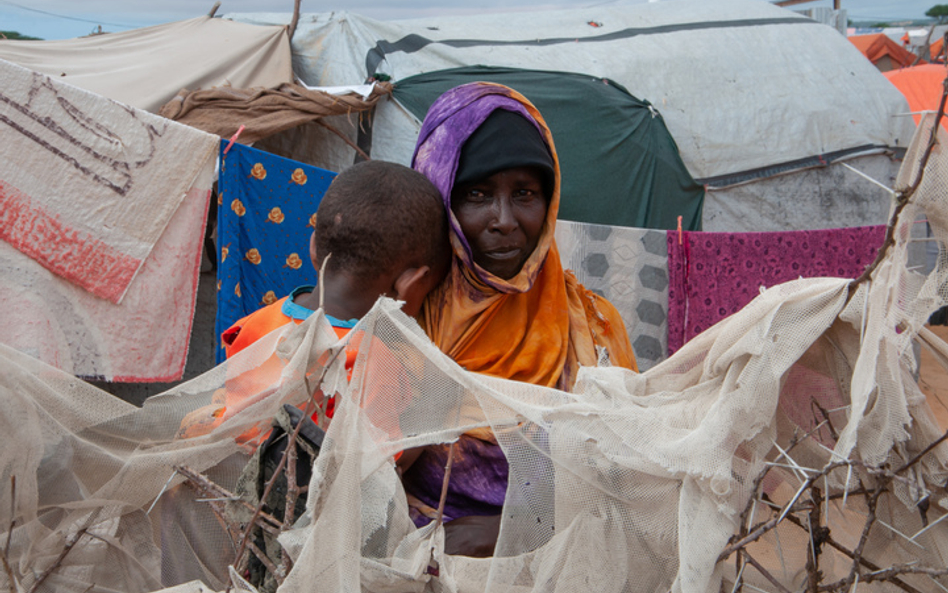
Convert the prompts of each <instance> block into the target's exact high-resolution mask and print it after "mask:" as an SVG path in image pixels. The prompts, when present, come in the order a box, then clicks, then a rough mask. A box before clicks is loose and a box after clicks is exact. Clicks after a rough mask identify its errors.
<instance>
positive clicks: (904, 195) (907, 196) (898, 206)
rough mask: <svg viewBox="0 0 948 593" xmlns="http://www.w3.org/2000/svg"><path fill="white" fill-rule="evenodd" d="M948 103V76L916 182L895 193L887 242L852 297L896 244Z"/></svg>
mask: <svg viewBox="0 0 948 593" xmlns="http://www.w3.org/2000/svg"><path fill="white" fill-rule="evenodd" d="M946 45H948V35H946ZM946 102H948V76H946V77H945V80H944V81H943V82H942V93H941V101H940V102H939V104H938V112H937V113H936V114H935V122H934V123H933V124H932V129H931V134H930V135H929V137H928V144H927V145H926V147H925V152H924V153H923V154H922V158H921V160H919V163H918V171H917V173H916V175H915V181H913V182H912V183H911V184H910V185H909V186H908V187H905V188H902V189H899V190H897V191H896V192H895V209H894V210H893V212H892V218H891V219H890V220H889V224H888V225H887V226H886V229H885V240H884V241H883V242H882V246H881V247H879V251H878V253H876V259H875V261H873V262H872V263H871V264H869V266H868V267H867V268H866V269H865V270H863V272H862V274H860V275H859V277H857V278H856V279H855V280H853V281H852V282H850V283H849V294H850V296H851V295H852V294H853V293H854V292H855V289H856V287H857V286H859V285H860V284H862V283H863V282H865V281H866V280H868V279H869V277H870V276H872V273H873V272H875V270H876V268H877V267H879V264H881V263H882V260H884V259H885V257H886V255H887V254H888V251H889V248H891V247H892V245H894V244H895V227H896V224H897V223H898V221H899V216H900V215H901V214H902V210H904V209H905V207H906V206H907V205H908V204H909V201H910V200H911V198H912V196H913V195H915V192H916V190H918V187H919V186H920V185H921V183H922V178H923V177H924V175H925V168H926V167H927V166H928V160H929V159H930V158H931V156H932V151H933V150H934V149H935V146H936V145H937V144H938V130H939V129H940V128H941V119H942V118H943V117H944V116H945V103H946Z"/></svg>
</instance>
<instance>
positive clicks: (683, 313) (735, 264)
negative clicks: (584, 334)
mask: <svg viewBox="0 0 948 593" xmlns="http://www.w3.org/2000/svg"><path fill="white" fill-rule="evenodd" d="M681 235H682V240H681V244H679V240H678V231H668V236H667V241H668V274H669V288H668V353H669V354H672V353H674V352H675V351H676V350H678V349H679V348H681V347H682V345H684V343H685V342H687V341H688V340H690V339H691V338H693V337H695V336H696V335H698V334H700V333H701V332H702V331H704V330H706V329H708V328H709V327H711V326H712V325H714V324H715V323H717V322H718V321H720V320H722V319H724V318H725V317H727V316H729V315H732V314H734V313H736V312H737V311H738V310H740V309H741V308H742V307H744V305H746V304H747V303H749V302H751V301H752V300H753V299H754V297H756V296H757V295H758V294H760V287H762V286H763V287H771V286H774V285H776V284H781V283H783V282H788V281H790V280H796V279H797V278H801V277H802V278H818V277H835V278H855V277H856V276H858V275H859V274H861V273H862V271H863V270H864V269H865V267H866V266H867V265H869V264H870V263H872V261H873V259H875V256H876V252H877V251H878V248H879V246H880V245H881V244H882V241H883V238H884V237H885V226H884V225H882V226H867V227H854V228H847V229H826V230H818V231H787V232H779V233H701V232H683V233H682V234H681Z"/></svg>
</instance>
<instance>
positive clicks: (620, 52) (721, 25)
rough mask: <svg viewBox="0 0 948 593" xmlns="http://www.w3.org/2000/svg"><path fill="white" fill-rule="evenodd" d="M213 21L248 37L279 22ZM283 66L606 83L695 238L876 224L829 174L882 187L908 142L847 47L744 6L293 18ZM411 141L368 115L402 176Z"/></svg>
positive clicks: (318, 75) (869, 194) (869, 209)
mask: <svg viewBox="0 0 948 593" xmlns="http://www.w3.org/2000/svg"><path fill="white" fill-rule="evenodd" d="M226 16H227V17H228V18H233V19H235V20H238V21H240V22H248V23H255V24H281V23H286V22H288V21H289V18H290V15H288V14H286V15H280V14H265V13H255V14H233V15H226ZM293 55H294V69H295V71H296V73H297V75H298V76H300V77H301V78H302V79H303V80H304V81H305V82H306V83H307V84H313V85H337V84H349V83H353V82H361V81H362V80H364V79H365V78H366V77H367V76H369V75H373V74H376V73H382V74H386V75H388V76H390V77H392V79H393V80H394V82H395V85H396V89H397V87H398V82H399V81H401V80H404V79H406V78H409V77H411V76H414V75H417V74H421V73H430V72H432V71H436V70H443V69H447V68H453V67H458V66H469V65H476V64H481V65H488V66H499V67H510V68H522V69H532V70H546V71H563V72H577V73H581V74H586V75H589V76H595V77H600V78H608V79H610V80H613V81H615V82H616V83H618V84H619V85H621V86H622V87H624V88H626V89H627V90H628V91H629V93H631V94H632V95H633V96H635V97H637V98H639V99H643V100H647V101H649V102H650V103H651V104H652V105H653V106H654V107H655V108H656V109H657V111H658V112H660V113H661V115H662V117H663V119H664V121H665V123H666V125H667V126H668V129H669V131H670V132H671V135H672V137H673V138H674V139H675V141H676V142H677V144H678V147H679V149H680V151H681V156H682V159H683V161H684V163H685V165H686V166H687V168H688V170H689V171H690V172H691V175H692V176H693V177H694V178H696V179H697V181H698V182H699V183H703V184H705V185H707V187H708V190H709V193H708V195H707V196H706V198H705V205H704V215H703V223H704V224H703V226H704V229H705V230H730V231H737V230H759V231H768V230H785V229H792V228H798V229H799V228H828V227H840V226H855V225H860V224H878V223H882V222H884V221H885V219H886V215H887V212H888V200H887V195H886V192H885V191H884V190H882V189H880V188H878V187H876V186H875V185H873V184H872V183H870V182H868V181H865V180H862V179H861V178H860V177H858V176H857V175H854V174H853V173H851V172H849V171H848V170H846V169H844V168H842V167H837V166H829V165H832V164H833V163H836V162H837V161H840V160H844V159H853V160H852V163H853V164H854V165H855V166H856V167H858V168H859V169H861V170H863V171H865V172H866V173H867V174H869V175H870V176H872V177H873V178H875V179H878V180H880V181H882V182H883V183H885V184H889V185H891V183H892V182H893V180H894V175H895V173H896V171H897V167H898V163H897V162H896V161H894V160H892V159H891V158H890V155H892V154H893V153H898V152H899V150H900V148H901V147H904V146H905V145H906V143H907V142H908V140H909V138H910V137H911V133H912V131H913V130H914V124H913V122H912V121H911V120H910V119H908V120H906V118H899V117H894V116H895V114H899V113H904V112H905V111H906V109H907V108H906V104H905V99H904V98H903V97H902V96H901V94H900V93H898V92H897V91H896V90H895V89H893V88H892V86H891V85H889V84H888V83H887V82H886V81H885V79H884V78H883V77H882V75H881V74H880V73H879V72H878V70H876V69H875V68H874V67H873V66H872V64H870V63H869V62H867V61H866V59H865V58H864V57H863V56H862V55H861V54H860V53H859V52H858V51H857V50H856V49H855V48H854V47H853V46H852V45H851V44H849V43H848V42H847V41H846V40H845V38H843V37H842V36H841V35H839V34H838V33H837V32H836V31H835V30H833V29H832V28H830V27H827V26H825V25H821V24H818V23H815V22H814V21H812V20H810V19H808V18H805V17H802V16H800V15H797V14H795V13H793V12H790V11H787V10H784V9H781V8H779V7H776V6H772V5H770V4H769V3H767V2H760V1H754V0H713V1H703V2H697V1H694V0H682V1H680V2H677V1H676V2H661V3H649V4H623V3H610V4H606V5H599V6H594V7H590V8H581V9H573V10H561V11H545V12H527V13H503V14H495V15H481V16H465V17H438V18H434V17H433V18H426V19H418V20H406V21H394V22H379V21H375V20H372V19H368V18H365V17H361V16H359V15H355V14H351V13H345V12H334V13H325V14H315V15H303V16H302V17H301V18H300V22H299V26H298V29H297V32H296V35H295V36H294V38H293ZM590 108H591V109H593V107H590ZM419 126H420V124H419V122H418V120H417V119H416V118H415V117H414V116H413V115H411V114H410V113H408V112H407V111H406V110H405V109H404V108H402V107H401V106H400V105H398V104H397V102H394V101H386V102H383V103H382V104H380V105H379V107H378V109H377V113H376V117H375V120H374V125H373V130H372V155H373V157H375V158H383V159H389V160H395V161H400V162H404V163H407V162H408V161H409V159H410V156H411V151H412V148H413V144H414V140H415V137H416V135H417V132H418V129H419ZM568 141H569V140H568V139H562V138H561V139H559V142H558V144H562V143H563V142H568ZM284 143H285V145H289V144H290V143H292V144H293V146H294V148H295V149H297V150H306V149H307V148H309V149H310V151H311V152H310V154H308V155H307V154H302V155H301V156H303V157H304V158H307V159H310V158H315V159H316V160H315V162H316V164H319V165H320V166H323V167H326V168H329V169H338V168H340V167H342V166H345V165H346V164H348V163H349V162H351V159H352V152H351V150H350V149H349V148H348V147H345V146H344V145H343V143H342V142H335V143H331V142H323V143H319V144H316V143H311V145H310V146H309V147H307V146H306V145H305V141H303V139H302V138H301V137H300V136H292V135H291V136H288V137H287V138H285V139H284ZM276 148H278V147H276V146H274V149H276ZM857 157H860V158H857ZM814 167H817V168H815V169H814ZM778 175H779V177H778Z"/></svg>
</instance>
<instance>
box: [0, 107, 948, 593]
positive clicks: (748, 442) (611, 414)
mask: <svg viewBox="0 0 948 593" xmlns="http://www.w3.org/2000/svg"><path fill="white" fill-rule="evenodd" d="M931 128H932V120H931V119H927V120H925V122H923V125H922V126H921V128H920V129H921V132H920V133H919V135H918V136H917V137H916V139H915V141H914V143H913V145H912V146H911V147H910V148H909V151H908V155H907V157H906V160H905V163H904V166H903V174H902V175H901V177H900V179H899V180H898V187H899V188H902V187H906V186H908V185H909V184H910V183H911V182H912V181H913V179H914V177H915V175H916V171H917V169H918V163H919V159H920V158H921V154H922V153H923V151H924V147H925V145H926V144H927V140H928V131H929V130H931ZM939 134H940V138H941V141H942V144H939V145H938V146H936V147H935V149H934V151H933V154H932V158H931V160H930V161H929V162H928V165H927V167H926V170H925V176H924V180H923V181H922V183H921V185H920V187H919V188H918V190H917V191H916V192H915V193H914V195H913V196H912V197H911V200H910V201H909V203H908V204H907V205H905V206H904V207H902V208H901V210H900V215H899V217H898V220H897V221H896V223H895V226H894V227H893V238H894V242H893V244H892V246H891V248H890V249H888V251H887V253H886V255H885V258H884V259H883V260H882V261H881V263H880V265H878V266H877V267H876V269H875V271H874V273H873V275H872V277H871V280H870V281H868V282H864V283H862V284H859V285H858V286H856V287H855V289H854V290H852V291H850V286H851V285H850V283H849V281H847V280H843V279H834V278H820V279H805V280H798V281H794V282H790V283H787V284H783V285H779V286H776V287H773V288H770V289H768V290H766V291H765V292H763V293H762V294H761V295H760V297H758V298H757V299H755V300H754V301H753V302H751V303H750V304H749V305H748V306H747V307H745V308H744V309H743V310H741V311H739V312H738V313H737V314H735V315H733V316H732V317H729V318H727V319H725V320H723V321H721V322H719V323H718V324H716V325H715V326H713V327H712V328H710V329H708V330H707V331H705V332H704V333H703V334H701V335H699V336H698V337H696V338H695V339H693V340H692V341H690V342H688V343H687V344H686V345H685V346H684V347H683V348H682V349H681V350H679V351H678V352H676V353H675V355H674V356H672V357H671V358H669V359H668V360H666V361H664V362H662V363H660V364H658V365H656V366H654V367H653V368H651V369H649V370H648V371H646V372H644V373H642V374H635V373H632V372H630V371H627V370H624V369H618V368H585V369H583V370H582V371H581V373H580V375H579V377H578V381H577V383H576V387H575V390H574V392H573V393H565V392H562V391H557V390H553V389H547V388H540V387H535V386H532V385H527V384H523V383H516V382H511V381H506V380H501V379H496V378H490V377H486V376H480V375H476V374H472V373H468V372H466V371H464V370H463V369H461V368H459V367H458V366H457V365H456V364H454V363H453V362H452V361H451V360H450V359H448V358H447V357H446V356H445V355H443V354H442V353H441V352H440V351H438V350H437V349H436V348H435V347H434V346H433V345H432V344H431V342H430V341H429V340H428V339H427V338H426V336H425V335H424V333H423V332H422V331H421V330H420V328H419V327H418V326H417V324H416V323H415V322H414V321H413V320H411V319H409V318H407V317H405V316H404V315H403V314H402V313H401V312H400V310H399V309H398V305H397V303H395V302H393V301H389V300H381V301H380V302H379V303H378V304H377V305H376V306H375V308H374V309H373V310H372V311H371V312H370V313H369V314H367V315H366V316H365V318H363V320H362V321H361V322H360V324H359V325H358V326H357V327H356V328H355V329H353V330H352V332H351V333H350V334H349V336H348V337H347V338H346V340H350V341H354V340H358V342H350V343H351V344H356V343H358V344H360V345H361V348H360V350H359V354H358V356H357V357H356V361H355V366H354V368H353V371H352V376H351V379H347V376H346V372H345V368H344V364H343V361H342V359H343V358H344V357H337V356H334V354H335V353H337V352H339V351H340V349H342V348H344V346H345V344H344V343H343V342H345V341H346V340H344V341H343V342H340V341H339V340H338V339H337V338H336V337H335V334H334V333H333V332H332V330H331V328H330V326H329V325H328V323H327V322H326V320H325V318H324V317H323V316H322V315H321V314H317V315H314V316H312V317H311V318H310V319H309V320H307V321H306V322H304V323H303V324H301V325H299V326H292V325H291V326H288V327H286V328H284V329H281V330H277V331H276V332H274V333H272V334H270V335H268V336H267V337H265V338H264V339H262V340H260V341H258V342H257V343H256V344H254V345H253V346H251V347H250V348H248V349H246V350H244V351H243V352H241V353H240V354H238V355H237V356H235V357H234V358H232V359H230V360H229V361H227V363H225V364H223V365H221V366H219V367H217V368H215V369H213V370H212V371H210V372H208V373H206V374H205V375H202V376H200V377H198V378H196V379H194V380H192V381H190V382H188V383H185V384H183V385H181V386H179V387H177V388H175V389H173V390H171V391H169V392H167V393H164V394H161V395H159V396H156V397H154V398H152V399H150V400H148V401H147V402H146V403H145V405H144V407H143V408H141V409H136V408H133V407H132V406H129V405H126V404H123V403H121V402H118V401H116V400H115V399H113V398H111V396H109V395H107V394H105V393H103V392H101V391H99V390H97V389H95V388H93V387H91V386H89V385H87V384H85V383H82V382H80V381H77V380H76V379H74V378H72V377H69V376H67V375H65V374H63V373H61V372H58V371H55V370H53V369H50V368H49V367H46V366H44V365H42V364H41V363H38V362H36V361H35V360H33V359H30V358H28V357H26V356H24V355H22V354H18V353H16V352H13V351H10V350H8V349H3V350H0V374H2V376H3V377H4V380H3V381H2V382H0V398H2V405H3V409H4V414H3V415H2V417H0V423H2V424H0V429H2V430H3V434H4V435H5V437H6V439H7V445H6V446H5V447H3V449H2V453H0V468H2V470H0V478H2V480H3V481H2V482H0V530H2V531H4V532H3V533H0V551H2V552H3V555H4V559H5V560H6V565H5V570H3V571H0V587H4V588H8V589H10V590H18V591H54V590H55V591H75V592H77V593H82V592H85V591H106V590H113V591H155V590H159V589H161V587H163V586H164V587H170V586H177V585H180V586H178V587H177V588H175V589H174V591H178V592H184V591H188V592H192V591H193V592H197V591H207V590H208V589H209V588H210V589H213V590H216V591H223V590H225V588H228V586H229V585H228V582H227V581H228V580H229V579H233V584H232V586H231V587H230V590H231V591H235V590H236V591H250V590H252V588H251V587H250V586H249V585H247V584H246V583H243V582H242V578H241V575H242V574H243V573H242V566H243V563H244V558H241V559H240V560H239V561H237V560H236V559H235V556H236V554H237V553H238V552H239V551H242V552H243V554H242V555H243V556H244V557H246V555H247V554H248V553H252V547H251V546H249V545H244V544H242V543H241V537H242V534H243V533H244V531H245V529H246V527H245V526H244V525H242V524H239V523H232V522H229V519H228V517H231V516H233V515H232V514H230V513H229V512H228V511H227V509H226V506H227V505H236V506H237V507H241V506H242V503H241V502H239V501H238V500H235V499H234V498H233V497H232V496H231V495H230V493H231V492H233V490H234V487H235V483H236V479H237V478H236V477H237V475H238V473H239V472H240V470H241V468H242V466H243V465H244V463H245V462H246V460H247V457H248V452H249V451H248V443H247V442H246V439H247V438H249V435H252V434H253V429H254V428H262V429H264V430H265V429H266V427H267V426H269V423H270V419H271V418H273V417H274V416H275V414H276V413H277V411H278V410H279V409H280V407H281V406H282V404H284V403H292V404H299V405H303V404H304V403H305V402H306V401H307V399H308V398H309V396H310V395H311V394H313V393H317V394H319V393H338V395H337V403H336V412H335V416H334V418H333V421H332V423H331V424H330V425H329V427H328V431H327V434H326V438H325V440H324V441H323V444H322V450H321V452H320V454H319V455H318V457H317V458H316V462H315V464H314V466H313V475H312V479H311V480H310V482H309V487H308V493H307V501H306V510H305V512H304V513H303V515H302V516H301V518H300V519H299V520H298V521H296V522H295V523H294V524H293V525H292V526H283V527H281V526H280V525H278V523H274V522H272V521H271V520H270V519H269V518H266V517H263V518H260V521H263V522H264V523H265V524H266V525H267V526H268V529H270V530H271V531H273V532H274V533H275V534H276V535H277V536H278V539H279V541H280V542H281V543H282V545H283V547H284V550H285V551H286V552H287V556H288V557H289V558H290V559H291V560H292V563H290V562H283V563H281V564H279V565H274V566H273V567H272V568H273V574H274V578H275V580H276V581H277V582H278V583H281V585H280V588H279V591H287V592H296V591H309V590H313V589H314V588H315V589H318V590H325V591H352V592H355V591H368V592H379V593H382V592H395V591H399V592H403V591H433V592H434V591H437V592H442V591H444V592H447V591H452V592H453V591H457V592H467V591H492V592H493V591H516V592H518V593H521V592H537V593H539V592H549V591H557V592H564V593H566V592H573V591H576V592H579V591H583V592H585V591H606V592H609V591H615V592H623V591H636V592H639V591H655V592H665V591H669V590H671V591H675V592H679V591H680V592H683V593H706V592H708V591H719V590H722V589H723V590H726V591H731V590H739V589H741V587H743V590H744V591H751V590H765V591H799V590H804V589H808V590H817V588H818V587H819V586H825V587H829V588H830V589H831V590H842V591H850V590H863V589H864V588H866V590H870V589H869V588H868V587H869V584H871V583H875V584H876V585H879V587H878V589H876V588H872V589H871V590H884V591H890V590H901V591H940V590H942V589H944V588H945V587H946V586H948V579H946V577H945V574H946V571H945V568H944V567H945V566H946V565H948V521H943V520H942V519H943V518H944V517H945V516H946V514H948V510H946V509H948V498H946V492H945V488H944V484H945V481H946V478H948V468H946V463H948V450H946V449H945V445H944V444H937V440H938V439H939V437H940V435H941V430H940V429H939V428H938V427H937V426H936V424H935V423H934V420H933V418H932V415H931V411H930V410H929V409H928V407H927V404H926V402H925V398H924V397H923V395H922V394H921V392H920V391H919V389H918V386H917V384H916V381H915V379H914V376H913V372H914V370H915V366H914V365H915V362H914V360H915V359H914V356H913V352H912V348H913V343H914V342H915V341H916V336H917V334H918V332H919V331H920V330H921V329H922V327H923V325H924V324H925V322H926V320H927V318H928V316H929V315H930V313H931V312H932V311H934V310H935V309H937V308H938V307H940V306H942V305H944V304H945V303H946V302H948V289H946V286H948V285H946V281H948V256H946V250H945V246H946V241H948V202H946V200H945V191H944V188H945V187H946V184H948V154H945V152H944V150H943V148H942V146H944V145H945V144H944V142H946V141H948V136H946V135H945V133H944V132H943V131H941V132H939ZM922 214H924V215H926V216H927V218H928V221H929V223H930V225H931V227H932V231H933V234H934V237H935V238H936V239H937V241H938V242H939V245H940V248H941V253H940V257H939V260H938V264H937V266H936V267H935V270H934V271H933V272H932V273H931V274H930V275H928V276H927V277H925V276H920V275H918V274H917V273H914V272H911V271H909V270H907V268H906V265H905V262H906V249H907V245H908V241H909V236H910V232H909V231H910V229H911V225H912V224H913V222H914V220H915V219H916V218H917V216H919V215H922ZM925 339H926V340H929V341H931V340H937V338H934V337H932V336H929V335H927V334H926V336H925ZM935 343H936V344H937V342H935ZM274 360H276V361H281V364H279V365H277V367H278V368H280V369H281V371H280V372H279V373H274V374H270V375H267V376H260V375H250V376H252V377H253V378H254V379H255V380H252V381H241V380H239V379H240V378H241V377H242V376H245V374H247V373H250V374H253V373H255V372H256V373H259V372H261V371H260V370H259V369H260V367H261V365H262V363H263V362H264V361H270V362H272V361H274ZM273 366H274V365H273V364H268V365H267V368H273ZM391 385H403V386H404V391H403V392H401V393H395V392H394V391H393V390H387V391H385V390H382V389H380V388H379V387H380V386H391ZM248 386H252V387H248ZM240 389H252V391H251V392H247V393H233V391H237V390H240ZM221 390H224V391H228V390H230V391H231V393H228V394H227V395H228V396H238V397H241V396H242V398H243V401H244V402H245V405H244V406H242V407H240V409H236V410H232V411H231V412H232V413H228V415H227V416H226V417H225V419H224V421H223V422H221V423H220V424H219V425H218V426H217V427H216V428H215V429H214V430H213V431H211V432H210V433H209V434H206V435H203V436H199V437H194V438H188V439H181V438H176V434H177V430H178V427H179V426H180V423H181V420H182V419H183V418H184V417H185V416H186V415H187V414H190V413H194V412H195V410H198V409H200V408H204V407H206V406H212V407H213V405H214V401H219V399H220V395H221V393H222V392H221ZM370 399H371V401H372V405H371V406H368V405H365V404H366V402H368V401H369V400H370ZM395 420H397V422H396V421H395ZM477 427H489V428H490V429H492V431H493V433H494V434H495V435H496V438H497V441H498V443H499V444H500V446H501V447H502V449H503V451H504V454H505V455H506V457H507V460H508V462H509V465H510V482H509V486H508V489H507V494H506V500H505V504H504V513H503V519H502V523H501V527H500V536H499V540H498V542H497V548H496V551H495V555H494V556H493V557H492V558H486V559H475V558H468V557H461V556H451V555H447V554H445V553H444V528H443V527H442V526H440V525H438V524H437V523H432V524H430V525H429V526H427V527H424V528H421V529H416V528H415V526H414V524H413V523H412V522H411V520H410V519H409V515H408V505H407V501H406V494H405V491H404V489H403V488H402V486H401V482H400V480H399V475H398V473H397V471H396V469H395V465H394V463H393V455H394V454H396V453H397V452H398V451H401V450H403V449H407V448H410V447H417V446H423V445H427V444H438V443H445V442H451V441H453V440H454V439H457V438H458V437H459V435H461V434H463V433H465V432H468V431H470V430H472V429H473V428H477ZM932 445H934V446H932ZM930 446H931V448H930V450H929V447H930ZM183 466H187V467H183ZM176 467H177V468H178V469H177V470H176V469H175V468H176ZM13 477H15V478H16V479H15V482H13V481H12V479H11V478H13ZM186 478H187V483H183V482H185V479H186ZM14 493H15V496H14V495H13V494H14ZM156 501H157V502H156ZM288 508H289V507H288ZM10 509H14V510H13V515H12V516H11V515H10ZM215 513H219V514H218V515H215ZM258 517H259V515H258ZM281 530H282V533H281ZM8 538H9V540H8ZM7 541H9V544H8V545H6V542H7ZM248 550H249V551H248ZM234 563H236V565H237V568H235V569H231V568H229V565H231V564H234ZM4 579H6V580H7V581H8V580H10V579H15V580H16V583H17V584H16V586H15V587H12V588H11V587H10V586H9V584H8V583H7V582H4ZM197 581H202V582H203V584H202V583H200V582H197ZM857 581H858V582H857ZM876 585H872V587H875V586H876Z"/></svg>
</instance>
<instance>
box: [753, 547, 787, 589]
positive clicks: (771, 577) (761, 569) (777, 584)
mask: <svg viewBox="0 0 948 593" xmlns="http://www.w3.org/2000/svg"><path fill="white" fill-rule="evenodd" d="M744 558H746V559H747V563H748V564H750V565H751V566H753V567H754V568H756V569H757V572H759V573H760V574H761V575H762V576H763V577H764V578H765V579H767V580H768V581H770V584H771V585H773V586H774V587H776V588H777V590H778V591H780V593H790V591H789V590H788V589H787V588H786V587H784V586H783V585H781V584H780V581H778V580H777V579H776V578H774V575H772V574H770V572H769V571H768V570H767V569H766V568H764V567H763V566H761V565H760V563H758V562H757V561H756V560H754V558H753V557H752V556H751V555H750V554H748V553H747V550H744Z"/></svg>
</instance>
